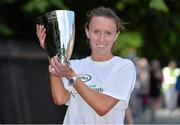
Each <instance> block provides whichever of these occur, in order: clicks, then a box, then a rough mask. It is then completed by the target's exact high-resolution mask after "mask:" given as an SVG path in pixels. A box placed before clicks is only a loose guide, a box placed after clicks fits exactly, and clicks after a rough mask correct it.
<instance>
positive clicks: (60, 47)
mask: <svg viewBox="0 0 180 125" xmlns="http://www.w3.org/2000/svg"><path fill="white" fill-rule="evenodd" d="M38 24H41V25H44V27H45V28H46V38H45V42H44V47H45V50H46V52H47V55H48V56H49V57H50V58H52V57H53V56H55V55H57V56H58V57H59V59H60V62H61V63H69V59H70V58H71V55H72V51H73V47H74V38H75V16H74V11H70V10H54V11H51V12H47V13H45V14H44V15H42V16H40V17H39V18H38Z"/></svg>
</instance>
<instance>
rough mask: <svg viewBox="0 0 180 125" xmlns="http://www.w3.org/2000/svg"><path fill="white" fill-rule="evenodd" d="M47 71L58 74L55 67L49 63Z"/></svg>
mask: <svg viewBox="0 0 180 125" xmlns="http://www.w3.org/2000/svg"><path fill="white" fill-rule="evenodd" d="M49 72H50V73H51V74H53V75H56V76H58V74H57V72H56V70H55V68H53V67H52V66H51V65H49Z"/></svg>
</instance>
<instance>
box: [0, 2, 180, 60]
mask: <svg viewBox="0 0 180 125" xmlns="http://www.w3.org/2000/svg"><path fill="white" fill-rule="evenodd" d="M179 5H180V0H101V1H97V0H89V1H85V0H0V35H1V36H3V37H13V38H14V37H17V38H24V37H27V39H32V36H35V31H34V30H35V29H33V26H34V25H35V19H36V18H37V17H38V16H39V15H41V14H42V13H45V12H47V11H50V10H55V9H71V10H74V11H75V13H76V18H75V19H76V45H75V46H76V49H77V50H78V51H79V53H80V54H82V53H83V54H84V53H86V50H87V49H86V47H83V46H84V45H83V43H85V42H83V41H86V37H85V35H84V34H83V33H84V29H83V26H84V22H85V13H86V12H87V10H89V9H92V8H94V7H97V6H108V7H111V8H113V9H115V11H116V12H117V14H118V15H119V17H120V18H121V19H122V20H123V21H125V22H128V25H126V26H125V27H126V29H127V31H126V32H122V33H121V34H120V37H119V38H118V40H117V42H116V44H115V48H114V52H115V53H116V54H117V55H121V56H127V55H128V53H129V48H134V49H136V50H137V54H138V56H144V57H147V58H159V59H166V60H167V59H170V58H174V59H179V58H180V54H179V50H180V42H179V41H180V15H179V14H180V7H179ZM5 10H6V11H5ZM76 52H77V51H76ZM84 55H85V54H84Z"/></svg>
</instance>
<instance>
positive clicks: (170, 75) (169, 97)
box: [162, 60, 180, 111]
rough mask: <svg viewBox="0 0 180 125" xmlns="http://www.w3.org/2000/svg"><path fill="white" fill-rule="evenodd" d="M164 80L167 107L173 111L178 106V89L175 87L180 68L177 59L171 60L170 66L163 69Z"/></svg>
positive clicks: (163, 86)
mask: <svg viewBox="0 0 180 125" xmlns="http://www.w3.org/2000/svg"><path fill="white" fill-rule="evenodd" d="M162 72H163V77H164V81H163V84H162V88H163V94H164V102H165V107H166V108H167V109H168V110H169V111H173V110H174V109H175V108H176V106H177V91H176V89H175V85H176V80H177V76H178V75H179V73H180V69H179V68H177V64H176V61H174V60H171V61H170V62H169V64H168V66H166V67H164V68H163V69H162Z"/></svg>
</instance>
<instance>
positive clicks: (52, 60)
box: [50, 57, 62, 74]
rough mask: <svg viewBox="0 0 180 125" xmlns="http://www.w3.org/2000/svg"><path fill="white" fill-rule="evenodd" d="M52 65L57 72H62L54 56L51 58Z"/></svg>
mask: <svg viewBox="0 0 180 125" xmlns="http://www.w3.org/2000/svg"><path fill="white" fill-rule="evenodd" d="M50 65H51V66H52V67H53V68H54V69H55V70H56V72H57V73H58V74H61V72H62V71H61V70H60V68H59V67H58V66H57V65H56V64H55V62H54V57H53V58H51V60H50Z"/></svg>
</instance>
